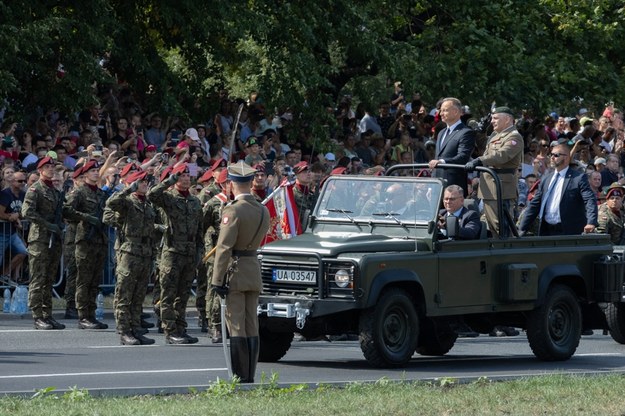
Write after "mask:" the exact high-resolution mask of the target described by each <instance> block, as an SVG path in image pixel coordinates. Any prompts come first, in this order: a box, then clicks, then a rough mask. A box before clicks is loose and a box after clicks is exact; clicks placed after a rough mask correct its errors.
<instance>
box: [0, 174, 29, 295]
mask: <svg viewBox="0 0 625 416" xmlns="http://www.w3.org/2000/svg"><path fill="white" fill-rule="evenodd" d="M9 182H10V185H9V187H8V188H6V189H3V190H2V191H1V192H0V219H1V220H2V222H1V223H0V224H1V225H2V227H0V264H2V263H3V268H2V270H3V271H2V274H3V275H5V276H9V277H11V278H12V279H13V281H14V282H17V283H21V278H20V277H21V276H20V275H21V266H22V264H23V263H24V260H25V259H26V257H27V256H28V251H27V250H26V246H25V244H24V240H23V237H22V236H21V235H20V234H21V231H22V224H21V221H20V219H21V211H22V203H23V202H24V196H25V195H26V192H25V191H24V189H25V185H26V174H25V173H24V172H15V173H14V174H13V175H12V176H11V179H10V181H9ZM7 249H9V251H8V253H9V255H10V256H11V257H10V258H8V259H4V255H5V252H6V251H7ZM3 259H4V262H3Z"/></svg>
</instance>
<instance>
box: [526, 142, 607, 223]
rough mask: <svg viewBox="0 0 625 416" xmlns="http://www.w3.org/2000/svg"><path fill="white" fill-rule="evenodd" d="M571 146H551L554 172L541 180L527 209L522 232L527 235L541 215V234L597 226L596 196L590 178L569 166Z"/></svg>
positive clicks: (550, 156)
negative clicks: (589, 181)
mask: <svg viewBox="0 0 625 416" xmlns="http://www.w3.org/2000/svg"><path fill="white" fill-rule="evenodd" d="M570 154H571V149H570V148H569V146H567V145H566V144H559V145H556V146H554V147H553V148H552V149H551V154H550V155H549V158H550V161H551V166H552V167H553V168H555V171H554V172H553V173H552V174H550V175H548V176H547V177H546V178H544V180H542V181H541V183H540V186H539V188H538V191H537V192H536V195H534V198H533V199H532V202H531V203H530V204H529V206H528V207H527V209H526V212H525V215H524V216H523V219H522V221H521V226H520V227H519V228H520V232H521V234H524V233H525V232H527V231H528V229H529V228H530V226H531V224H532V222H533V221H534V219H536V218H539V228H538V235H577V234H582V233H592V232H593V231H595V227H596V225H597V198H596V196H595V193H594V192H593V191H592V189H591V188H590V184H589V183H588V177H587V176H586V175H585V174H583V173H581V172H579V171H576V170H575V169H570V168H569V163H570V161H571V157H570Z"/></svg>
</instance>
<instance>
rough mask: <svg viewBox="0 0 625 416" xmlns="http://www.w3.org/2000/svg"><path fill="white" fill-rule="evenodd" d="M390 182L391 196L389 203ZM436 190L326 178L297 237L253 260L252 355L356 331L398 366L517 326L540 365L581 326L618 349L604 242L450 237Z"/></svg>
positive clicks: (408, 181)
mask: <svg viewBox="0 0 625 416" xmlns="http://www.w3.org/2000/svg"><path fill="white" fill-rule="evenodd" d="M478 170H483V171H484V172H486V173H487V174H488V173H491V174H492V172H489V171H490V170H489V169H486V168H478ZM391 185H399V188H400V190H401V193H400V195H399V197H400V199H399V200H393V201H391V200H389V198H387V196H388V194H387V192H386V190H387V189H388V188H389V187H390V186H391ZM443 187H444V186H443V183H442V182H441V180H439V179H436V178H417V177H414V176H383V177H371V176H333V177H330V178H329V179H328V180H327V181H326V183H325V185H324V187H323V190H322V192H321V194H320V195H319V199H318V201H317V205H316V207H315V209H314V211H313V213H312V215H311V218H310V227H309V228H308V229H307V231H306V232H305V233H304V234H302V235H299V236H297V237H294V238H292V239H288V240H279V241H275V242H273V243H271V244H268V245H266V246H264V247H262V249H261V250H260V252H259V259H260V260H261V268H262V279H263V293H262V294H261V297H260V303H259V307H258V312H259V321H260V328H261V351H260V359H261V360H262V361H277V360H279V359H280V358H282V357H283V356H284V354H286V352H287V351H288V349H289V347H290V345H291V342H292V340H293V334H294V332H298V333H301V334H302V335H303V336H305V337H306V338H315V337H318V336H322V335H332V334H344V333H357V334H358V335H359V340H360V344H361V348H362V351H363V353H364V356H365V358H366V359H367V360H368V361H369V362H370V363H371V364H372V365H374V366H379V367H389V366H390V367H396V366H403V365H405V364H406V363H407V362H408V361H409V360H410V358H411V357H412V356H413V354H414V353H415V352H417V353H419V354H423V355H444V354H446V353H447V352H448V351H449V350H450V349H451V348H452V347H453V345H454V342H455V341H456V338H457V333H456V329H457V328H458V327H459V326H460V325H465V324H466V325H468V326H470V327H471V328H472V329H473V330H475V331H478V332H480V333H488V332H490V331H491V330H492V329H493V327H494V326H495V325H507V326H513V327H517V328H523V329H525V330H526V332H527V338H528V340H529V343H530V346H531V348H532V350H533V351H534V353H535V355H536V356H537V357H538V358H540V359H543V360H566V359H568V358H570V357H571V356H572V355H573V354H574V353H575V350H576V348H577V346H578V344H579V341H580V335H581V332H582V330H584V329H593V328H608V327H609V328H610V329H611V330H612V332H613V337H614V338H615V339H616V340H617V341H619V342H624V343H625V323H624V322H625V310H624V309H622V308H621V303H620V301H621V296H622V295H623V291H622V289H623V287H622V286H623V278H622V275H623V261H622V260H621V257H616V256H613V255H612V253H613V248H612V246H611V245H610V243H609V239H608V237H607V236H605V235H599V234H592V235H581V236H562V237H522V238H519V237H512V238H509V239H505V240H498V239H493V238H487V237H486V236H485V235H483V236H482V238H480V239H478V240H471V241H460V240H458V241H456V240H455V239H453V238H447V237H445V236H443V235H442V234H441V232H440V231H439V230H438V227H437V226H436V222H437V219H438V211H439V207H440V206H441V200H442V194H443ZM395 188H397V186H395ZM395 190H396V189H395ZM394 195H395V194H394ZM395 197H396V196H394V198H395ZM465 202H466V201H465ZM483 226H485V225H484V224H483ZM483 234H485V233H483ZM619 267H620V269H619ZM604 275H605V276H607V275H609V276H612V277H611V279H612V280H610V281H609V282H606V278H605V276H604ZM602 285H603V286H602ZM600 302H603V303H600ZM606 306H607V308H608V309H607V313H608V319H607V320H606V314H605V313H604V312H605V310H604V309H605V308H606ZM602 308H603V309H602ZM608 324H610V325H609V326H608ZM614 333H616V336H615V335H614ZM619 337H620V338H621V340H619Z"/></svg>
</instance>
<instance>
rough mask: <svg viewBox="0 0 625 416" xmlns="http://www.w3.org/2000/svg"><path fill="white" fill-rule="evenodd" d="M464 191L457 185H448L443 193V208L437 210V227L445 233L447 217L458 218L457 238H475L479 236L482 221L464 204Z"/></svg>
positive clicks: (477, 214)
mask: <svg viewBox="0 0 625 416" xmlns="http://www.w3.org/2000/svg"><path fill="white" fill-rule="evenodd" d="M463 193H464V191H463V190H462V188H461V187H460V186H458V185H449V186H448V187H447V188H445V193H444V195H443V205H444V206H445V208H444V209H441V210H440V211H439V212H438V228H439V230H440V231H441V234H443V235H446V226H447V218H449V217H451V216H453V217H456V218H458V233H457V235H456V239H457V240H477V239H479V238H480V231H481V230H482V223H481V222H480V214H479V213H478V212H477V211H473V210H470V209H468V208H466V207H465V206H464V196H463Z"/></svg>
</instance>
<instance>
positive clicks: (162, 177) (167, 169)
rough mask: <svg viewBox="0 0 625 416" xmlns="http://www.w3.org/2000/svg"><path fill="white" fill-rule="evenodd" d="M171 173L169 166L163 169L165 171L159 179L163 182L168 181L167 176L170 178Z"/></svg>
mask: <svg viewBox="0 0 625 416" xmlns="http://www.w3.org/2000/svg"><path fill="white" fill-rule="evenodd" d="M170 173H171V166H167V167H166V168H165V169H163V171H162V172H161V176H160V177H159V179H160V180H161V182H163V181H164V180H165V179H167V176H169V174H170Z"/></svg>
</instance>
